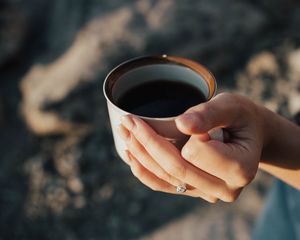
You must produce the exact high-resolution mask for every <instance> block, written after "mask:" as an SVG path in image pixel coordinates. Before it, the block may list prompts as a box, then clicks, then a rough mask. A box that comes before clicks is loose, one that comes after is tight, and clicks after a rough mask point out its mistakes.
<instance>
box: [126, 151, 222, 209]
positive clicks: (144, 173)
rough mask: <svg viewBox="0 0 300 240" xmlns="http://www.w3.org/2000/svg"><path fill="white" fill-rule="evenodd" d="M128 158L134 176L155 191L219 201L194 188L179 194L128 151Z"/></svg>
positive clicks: (213, 201) (212, 201)
mask: <svg viewBox="0 0 300 240" xmlns="http://www.w3.org/2000/svg"><path fill="white" fill-rule="evenodd" d="M126 157H127V158H128V162H130V168H131V171H132V173H133V175H134V176H135V177H136V178H138V179H139V180H140V181H141V182H142V183H143V184H144V185H146V186H147V187H149V188H150V189H152V190H153V191H159V192H166V193H171V194H177V195H185V196H191V197H200V198H202V199H204V200H206V201H208V202H211V203H215V202H217V200H218V199H217V198H215V197H210V196H207V195H206V194H204V193H202V192H201V191H199V190H197V189H194V188H192V189H189V188H187V190H186V192H184V193H178V192H176V188H175V187H174V186H172V185H171V184H169V183H167V182H165V181H163V180H162V179H160V178H158V177H157V176H155V175H154V174H153V173H151V172H149V171H148V170H147V169H146V168H144V167H143V165H141V164H140V163H139V161H138V160H137V159H136V158H135V157H134V156H133V155H132V154H131V153H130V152H128V151H127V154H126Z"/></svg>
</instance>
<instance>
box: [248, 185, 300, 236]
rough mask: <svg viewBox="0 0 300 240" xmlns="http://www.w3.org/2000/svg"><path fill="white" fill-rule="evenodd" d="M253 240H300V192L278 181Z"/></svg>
mask: <svg viewBox="0 0 300 240" xmlns="http://www.w3.org/2000/svg"><path fill="white" fill-rule="evenodd" d="M252 239H253V240H269V239H270V240H300V191H298V190H297V189H295V188H293V187H291V186H289V185H287V184H285V183H283V182H281V181H279V180H276V182H275V183H274V185H273V187H272V188H271V190H270V192H269V195H268V198H267V201H266V206H265V208H264V210H263V212H262V214H261V216H260V218H259V219H258V220H257V223H256V227H255V229H254V233H253V237H252Z"/></svg>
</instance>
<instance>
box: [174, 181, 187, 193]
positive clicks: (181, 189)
mask: <svg viewBox="0 0 300 240" xmlns="http://www.w3.org/2000/svg"><path fill="white" fill-rule="evenodd" d="M185 191H186V185H185V184H184V183H183V184H180V185H178V186H177V187H176V192H178V193H184V192H185Z"/></svg>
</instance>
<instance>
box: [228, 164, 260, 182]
mask: <svg viewBox="0 0 300 240" xmlns="http://www.w3.org/2000/svg"><path fill="white" fill-rule="evenodd" d="M234 168H235V169H234V171H233V174H232V176H235V177H234V178H232V179H233V182H232V183H230V184H231V185H236V186H239V187H243V186H246V185H247V184H249V183H250V182H251V181H252V180H253V179H254V177H255V174H254V173H253V171H252V170H251V169H248V168H246V167H245V166H244V164H242V163H241V162H240V161H237V162H236V166H235V167H234Z"/></svg>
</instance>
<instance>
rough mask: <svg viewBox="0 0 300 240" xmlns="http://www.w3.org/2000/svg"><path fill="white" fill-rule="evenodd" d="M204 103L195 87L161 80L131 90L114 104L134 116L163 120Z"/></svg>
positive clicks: (202, 96) (202, 97) (203, 97)
mask: <svg viewBox="0 0 300 240" xmlns="http://www.w3.org/2000/svg"><path fill="white" fill-rule="evenodd" d="M205 101H206V99H205V96H204V95H203V93H202V92H201V91H200V90H199V89H197V88H196V87H194V86H192V85H190V84H187V83H182V82H177V81H172V80H164V79H162V80H155V81H151V82H147V83H143V84H140V85H138V86H136V87H133V88H131V89H130V90H129V91H127V92H126V93H124V95H123V96H121V97H120V98H119V99H118V101H117V103H116V104H117V105H118V107H120V108H121V109H123V110H125V111H127V112H130V113H133V114H136V115H140V116H144V117H157V118H164V117H174V116H177V115H180V114H181V113H183V112H185V111H186V110H187V109H188V108H190V107H192V106H194V105H197V104H199V103H202V102H205Z"/></svg>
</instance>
